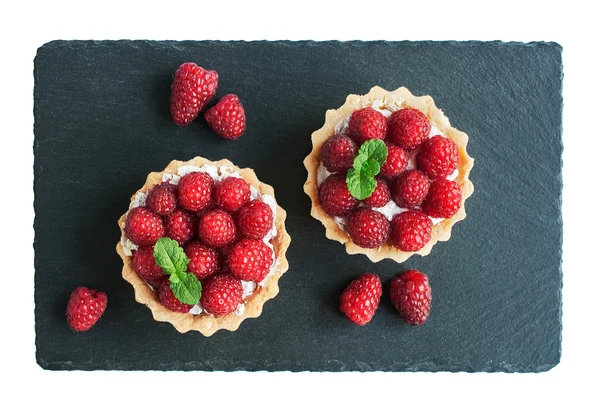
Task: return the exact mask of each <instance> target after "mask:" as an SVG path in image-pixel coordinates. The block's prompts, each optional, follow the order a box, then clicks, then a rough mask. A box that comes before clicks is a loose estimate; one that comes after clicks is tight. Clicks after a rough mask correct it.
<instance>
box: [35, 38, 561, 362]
mask: <svg viewBox="0 0 600 400" xmlns="http://www.w3.org/2000/svg"><path fill="white" fill-rule="evenodd" d="M185 61H196V62H198V63H199V64H201V65H202V66H204V67H206V68H211V69H216V70H217V71H218V72H219V75H220V81H219V91H218V96H223V95H225V94H227V93H236V94H237V95H239V96H240V98H241V99H242V100H243V102H244V105H245V108H246V113H247V116H248V130H247V133H246V134H245V135H244V136H243V137H242V138H241V139H240V140H239V141H235V142H231V141H225V140H222V139H220V138H219V137H218V136H217V135H216V134H214V133H213V132H211V131H210V129H209V128H208V127H207V126H206V124H205V123H204V122H203V121H202V119H200V120H198V121H196V122H194V123H192V124H191V125H190V126H187V127H185V128H178V127H176V126H175V125H174V124H173V123H172V122H171V121H170V117H169V113H168V98H169V86H170V83H171V79H172V74H173V73H174V71H175V69H176V68H177V67H178V66H179V65H180V64H181V63H183V62H185ZM561 78H562V67H561V47H560V46H559V45H557V44H553V43H532V44H519V43H511V44H504V43H497V42H493V43H480V42H466V43H454V42H437V43H436V42H420V43H411V42H366V43H363V42H347V43H339V42H323V43H313V42H296V43H293V42H271V43H269V42H251V43H245V42H230V43H223V42H162V43H161V42H144V41H136V42H128V41H120V42H52V43H49V44H46V45H44V46H43V47H41V48H40V49H39V51H38V54H37V57H36V59H35V166H34V170H35V181H34V185H35V211H36V219H35V243H34V246H35V304H36V309H35V322H36V346H37V360H38V363H39V364H40V365H41V366H42V367H43V368H47V369H84V370H90V369H136V370H138V369H139V370H145V369H159V370H173V369H177V370H195V369H201V370H292V371H302V370H316V371H347V370H360V371H369V370H384V371H407V370H411V371H412V370H425V371H440V370H445V371H544V370H548V369H550V368H552V367H553V366H555V365H556V364H557V363H558V362H559V360H560V351H561V345H560V343H561V286H562V273H561V245H562V220H561V211H560V210H561V200H560V199H561V187H562V181H561V152H562V142H561V112H562V97H561ZM374 85H380V86H382V87H384V88H386V89H389V90H392V89H396V88H397V87H399V86H407V87H408V88H409V89H410V90H412V91H413V93H415V94H417V95H421V94H430V95H432V96H433V98H434V99H435V101H436V104H437V105H439V106H440V107H441V108H442V109H443V110H444V112H445V113H446V115H448V117H449V118H450V121H451V122H452V124H453V125H454V126H456V127H458V128H459V129H461V130H463V131H465V132H467V133H468V134H469V135H470V141H469V146H468V149H469V153H470V154H471V155H472V156H473V157H474V158H475V160H476V161H475V169H474V170H473V173H472V180H473V182H474V184H475V194H474V196H473V197H472V198H470V199H469V200H468V201H467V214H468V217H467V219H466V220H465V221H463V222H461V223H459V224H457V225H456V226H455V227H454V229H453V233H452V239H451V240H450V241H449V242H444V243H438V244H437V245H436V246H435V247H434V249H433V251H432V253H431V255H429V256H427V257H424V258H421V257H418V256H416V257H413V258H411V259H410V260H409V261H408V262H406V263H404V264H402V265H399V264H396V263H394V262H392V261H385V262H381V263H379V264H372V263H370V262H369V261H368V260H367V258H366V257H364V256H349V255H347V254H346V253H345V251H344V249H343V248H342V246H341V245H340V244H338V243H334V242H332V241H330V240H327V239H326V238H325V236H324V229H323V227H322V226H321V224H320V223H319V222H318V221H316V220H314V219H312V218H311V217H310V215H309V212H310V200H309V198H308V197H307V196H306V195H305V194H304V193H303V191H302V185H303V183H304V181H305V178H306V172H305V170H304V167H303V165H302V160H303V158H304V157H305V156H306V155H307V154H308V153H309V151H310V149H311V144H310V134H311V133H312V132H313V131H314V130H316V129H318V128H319V127H320V126H321V125H322V124H323V121H324V115H325V111H326V110H327V109H329V108H337V107H339V106H340V105H341V104H342V103H343V102H344V100H345V97H346V95H347V94H349V93H358V94H362V93H366V92H367V91H368V90H369V88H370V87H371V86H374ZM196 155H202V156H204V157H207V158H210V159H220V158H229V159H230V160H232V161H233V162H234V163H236V164H238V165H239V166H242V167H252V168H254V169H255V170H256V172H257V174H258V176H259V177H260V178H261V179H262V180H263V181H265V182H267V183H269V184H271V185H273V186H274V187H275V189H276V195H277V199H278V200H279V202H280V204H281V205H282V206H283V207H284V208H285V209H286V210H287V211H288V213H289V218H288V221H287V227H288V230H289V232H290V234H291V236H292V245H291V247H290V249H289V253H288V257H289V261H290V266H291V267H290V270H289V272H288V273H287V274H285V275H284V276H283V278H282V279H281V281H280V284H281V293H280V294H279V296H278V297H276V298H275V299H274V300H271V301H269V302H268V303H267V304H266V307H265V310H264V312H263V314H262V316H261V317H260V318H259V319H253V320H246V321H245V322H244V323H243V324H242V326H241V327H240V329H239V330H238V331H237V332H235V333H230V332H225V331H220V332H218V333H217V334H215V335H214V336H213V337H211V338H204V337H203V336H201V335H200V334H199V333H197V332H191V333H188V334H184V335H182V334H179V333H177V332H176V331H175V329H174V328H173V327H172V326H171V325H169V324H167V323H158V322H155V321H154V320H153V319H152V317H151V314H150V311H149V310H148V309H147V308H146V307H145V306H143V305H140V304H138V303H136V302H135V301H134V298H133V290H132V288H131V286H130V285H129V284H128V283H126V282H125V281H124V280H123V279H122V278H121V260H120V259H119V257H118V256H117V254H116V252H115V251H114V246H115V244H116V242H117V241H118V239H119V229H118V227H117V224H116V220H117V218H118V217H119V216H120V215H121V214H122V213H123V212H124V211H125V210H126V209H127V207H128V202H129V197H130V196H131V194H132V193H133V192H135V190H137V189H138V188H139V187H141V186H142V184H143V183H144V180H145V178H146V175H147V174H148V173H149V172H150V171H158V170H161V169H163V168H164V166H165V165H166V164H167V163H168V162H169V161H170V160H172V159H181V160H187V159H190V158H192V157H194V156H196ZM408 268H418V269H420V270H422V271H423V272H425V273H427V274H428V275H429V277H430V280H431V284H432V286H433V309H432V313H431V316H430V319H429V321H428V322H427V323H426V324H425V325H423V326H420V327H409V326H407V325H404V324H403V323H402V322H401V320H400V318H399V316H398V314H397V313H396V312H395V310H394V309H393V307H392V306H391V304H390V302H389V300H388V298H387V290H388V287H389V286H388V285H387V284H385V286H384V290H385V293H386V294H385V295H384V298H383V300H382V304H381V306H380V308H379V310H378V312H377V314H376V315H375V317H374V319H373V321H372V322H371V323H370V324H369V325H368V326H366V327H363V328H360V327H357V326H354V325H352V324H350V323H348V322H346V321H345V319H344V317H343V316H342V315H341V314H340V313H339V312H338V310H337V299H338V296H339V294H340V292H341V290H342V289H343V287H344V286H345V285H346V284H347V283H348V282H349V281H350V280H351V279H353V278H354V277H356V276H358V275H360V274H362V273H363V272H365V271H372V272H375V273H378V274H379V275H380V276H381V278H382V280H384V282H389V279H391V278H392V277H393V276H394V275H395V274H397V273H398V272H400V271H402V270H405V269H408ZM81 284H85V285H91V286H94V287H98V288H101V289H102V290H105V291H106V292H107V293H108V296H109V303H108V309H107V311H106V313H105V315H104V316H103V318H102V320H101V321H100V323H98V324H97V326H95V327H94V328H93V329H92V330H91V331H89V332H87V333H73V332H71V331H70V330H69V328H68V326H67V324H66V323H65V318H64V312H65V308H66V303H67V300H68V296H69V294H70V292H71V290H72V289H73V288H75V287H76V286H78V285H81Z"/></svg>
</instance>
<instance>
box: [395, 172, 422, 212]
mask: <svg viewBox="0 0 600 400" xmlns="http://www.w3.org/2000/svg"><path fill="white" fill-rule="evenodd" d="M430 185H431V182H430V181H429V178H428V177H427V175H425V174H424V173H422V172H421V171H419V170H416V169H411V170H408V171H405V172H403V173H402V174H401V175H400V176H398V178H396V180H395V181H394V183H393V184H392V198H393V199H394V202H396V204H398V207H403V208H415V207H416V206H418V205H419V204H421V203H422V202H423V200H425V197H426V196H427V192H429V186H430Z"/></svg>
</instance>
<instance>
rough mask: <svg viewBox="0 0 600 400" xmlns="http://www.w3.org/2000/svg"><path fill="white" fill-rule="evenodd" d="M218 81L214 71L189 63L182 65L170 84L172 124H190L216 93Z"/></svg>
mask: <svg viewBox="0 0 600 400" xmlns="http://www.w3.org/2000/svg"><path fill="white" fill-rule="evenodd" d="M218 81H219V75H218V74H217V72H216V71H207V70H205V69H204V68H201V67H199V66H198V65H196V64H194V63H191V62H187V63H185V64H182V65H181V66H180V67H179V68H178V69H177V71H176V72H175V77H174V78H173V83H172V84H171V117H172V118H173V122H175V123H176V124H177V125H179V126H184V125H187V124H189V123H190V122H192V121H193V120H194V119H195V118H196V117H197V116H198V114H199V113H200V110H202V107H204V106H205V105H206V103H208V101H209V100H210V99H211V98H212V97H213V96H214V95H215V93H216V92H217V85H218Z"/></svg>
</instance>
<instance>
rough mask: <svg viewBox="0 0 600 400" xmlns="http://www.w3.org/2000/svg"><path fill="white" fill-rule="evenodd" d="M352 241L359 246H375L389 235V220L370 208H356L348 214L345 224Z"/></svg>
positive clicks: (379, 244) (380, 243)
mask: <svg viewBox="0 0 600 400" xmlns="http://www.w3.org/2000/svg"><path fill="white" fill-rule="evenodd" d="M346 228H347V230H348V234H349V235H350V238H351V239H352V241H353V242H354V243H355V244H356V245H357V246H360V247H365V248H369V249H372V248H375V247H379V246H381V245H382V244H384V243H385V241H386V240H387V239H388V236H389V235H390V222H389V221H388V220H387V219H386V218H385V216H384V215H383V214H382V213H380V212H378V211H375V210H371V209H370V208H357V209H356V210H354V211H352V212H351V213H350V215H348V221H347V224H346Z"/></svg>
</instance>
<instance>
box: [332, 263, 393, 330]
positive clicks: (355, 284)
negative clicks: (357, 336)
mask: <svg viewBox="0 0 600 400" xmlns="http://www.w3.org/2000/svg"><path fill="white" fill-rule="evenodd" d="M382 294H383V289H382V287H381V280H379V277H378V276H377V275H373V274H368V273H367V274H364V275H362V276H361V277H359V278H358V279H355V280H353V281H352V282H351V283H350V284H349V285H348V286H347V287H346V289H344V291H343V292H342V295H341V296H340V311H341V312H343V313H344V314H346V317H347V318H348V320H349V321H350V322H354V323H355V324H357V325H360V326H364V325H366V324H367V323H369V322H370V321H371V319H372V318H373V315H375V311H377V307H378V306H379V300H381V295H382Z"/></svg>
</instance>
